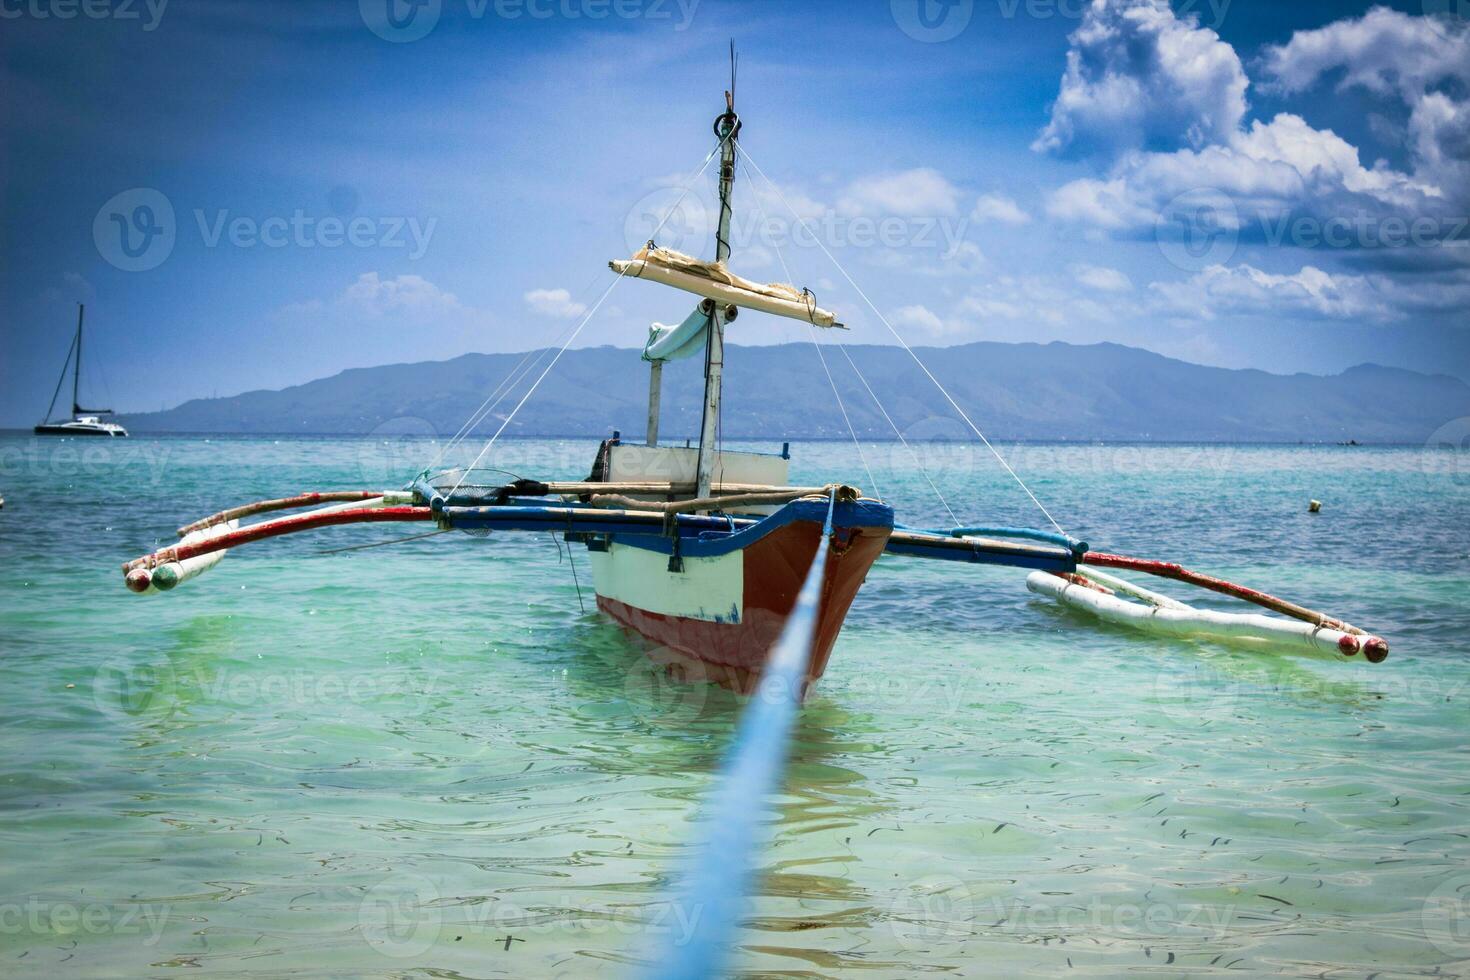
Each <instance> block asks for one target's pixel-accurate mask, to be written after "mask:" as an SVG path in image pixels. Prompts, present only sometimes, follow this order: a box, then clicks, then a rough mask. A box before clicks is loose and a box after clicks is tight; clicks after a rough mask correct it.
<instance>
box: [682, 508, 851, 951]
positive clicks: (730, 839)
mask: <svg viewBox="0 0 1470 980" xmlns="http://www.w3.org/2000/svg"><path fill="white" fill-rule="evenodd" d="M836 502H837V491H836V490H833V491H832V492H831V494H830V496H829V497H828V498H827V518H826V520H825V521H824V522H823V524H822V539H821V541H820V542H819V543H818V544H817V551H816V554H815V555H814V556H813V557H812V564H811V568H810V569H808V571H807V574H806V581H805V582H803V583H802V586H801V592H800V593H798V594H797V597H796V606H795V608H793V609H792V610H791V615H790V616H788V617H787V618H786V625H785V627H784V628H782V630H781V637H780V639H778V640H777V641H776V645H775V646H774V647H772V648H771V654H770V657H769V659H768V660H767V661H766V668H765V671H764V672H763V673H762V674H761V679H760V682H759V684H758V686H757V688H756V692H755V694H754V695H752V697H751V701H750V703H749V704H748V705H747V706H746V708H745V711H744V713H743V714H741V716H740V727H739V729H738V730H737V732H736V735H735V742H734V745H733V746H731V748H730V752H729V754H728V755H727V756H726V757H725V764H724V766H723V767H722V771H721V775H720V777H719V784H718V787H717V788H716V789H715V791H714V792H713V793H712V794H711V796H710V798H709V801H708V804H707V806H706V807H705V812H704V820H703V822H704V826H703V828H702V831H701V834H700V838H699V839H700V841H701V843H700V844H699V846H698V850H697V851H696V854H695V858H694V866H693V869H692V870H691V872H690V873H689V874H688V876H687V877H686V878H685V881H684V886H683V887H682V888H681V889H680V890H679V893H678V894H679V897H678V898H677V899H676V901H678V902H680V903H682V904H683V905H684V908H683V909H682V913H683V914H682V915H681V916H679V917H677V918H676V920H675V921H678V922H680V923H681V924H684V923H687V924H688V931H687V933H681V934H680V935H677V936H675V937H674V939H673V940H672V941H671V942H670V943H669V944H668V945H667V946H666V947H665V948H664V950H663V951H662V952H663V955H662V957H661V959H660V962H659V964H658V967H657V969H656V970H655V972H654V973H653V976H655V977H657V978H658V980H705V978H708V977H713V976H718V975H719V974H720V972H721V968H722V965H723V964H724V962H725V960H726V958H727V957H728V955H729V952H730V945H731V943H732V942H733V941H734V939H735V936H736V932H737V928H738V926H739V923H740V917H741V915H742V914H743V913H744V911H745V899H746V896H747V894H748V892H749V885H750V879H751V875H752V872H753V868H754V864H755V857H756V855H757V853H759V846H760V845H761V844H762V843H764V839H765V837H766V828H767V826H768V820H767V815H768V810H769V806H770V798H771V796H772V795H773V794H775V792H776V791H777V790H778V789H779V788H780V786H781V777H782V775H783V774H784V773H785V770H786V759H787V755H788V752H789V748H790V742H791V732H792V730H793V728H794V727H795V722H796V717H797V711H798V710H799V709H800V707H801V701H802V695H803V694H804V692H805V687H806V675H807V667H808V665H809V664H810V663H811V657H812V645H813V643H814V642H815V640H816V630H817V614H818V613H819V612H820V611H821V600H822V582H823V580H824V579H825V577H826V573H827V554H828V551H829V548H830V541H831V538H832V515H833V511H834V510H835V508H836V506H837V503H836Z"/></svg>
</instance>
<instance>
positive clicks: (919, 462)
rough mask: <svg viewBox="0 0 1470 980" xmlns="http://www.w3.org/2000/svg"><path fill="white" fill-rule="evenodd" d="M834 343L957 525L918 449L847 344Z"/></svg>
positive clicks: (951, 509)
mask: <svg viewBox="0 0 1470 980" xmlns="http://www.w3.org/2000/svg"><path fill="white" fill-rule="evenodd" d="M836 343H837V349H838V350H840V351H842V356H843V357H845V358H847V364H848V367H850V368H852V373H853V374H855V375H857V377H858V380H859V381H861V382H862V383H863V387H864V388H866V389H867V390H868V394H869V395H870V396H871V397H872V399H873V404H874V405H877V406H878V411H880V412H882V413H883V417H884V418H885V419H887V420H888V424H889V425H890V426H892V427H893V434H894V435H896V436H898V441H899V442H901V443H902V444H903V448H904V449H906V450H908V454H909V456H910V457H912V459H913V461H914V465H915V466H917V467H918V468H919V472H920V473H922V474H924V479H925V481H926V482H928V484H929V489H930V490H933V491H934V496H936V497H938V498H939V502H940V503H941V504H942V505H944V509H945V512H946V513H948V514H949V519H950V520H951V521H953V522H954V523H953V526H954V527H959V526H960V519H959V518H958V517H956V516H955V513H954V508H953V507H951V506H950V505H949V501H948V500H945V499H944V494H942V493H940V492H939V487H938V486H936V485H935V483H934V478H933V477H932V476H930V475H929V470H928V468H927V467H925V466H924V461H923V460H922V459H920V458H919V453H918V451H917V450H916V449H914V447H913V446H910V445H909V441H908V440H907V439H905V438H904V437H903V430H901V429H899V427H898V423H897V422H895V421H893V416H891V415H889V414H888V409H886V408H884V407H883V402H882V401H881V400H879V398H878V393H877V392H876V391H874V390H873V386H872V385H870V384H868V379H867V378H866V377H864V376H863V372H861V371H859V370H858V366H857V362H855V361H854V360H853V359H852V355H851V354H849V353H848V352H847V346H846V345H845V344H843V343H842V341H840V340H839V341H836Z"/></svg>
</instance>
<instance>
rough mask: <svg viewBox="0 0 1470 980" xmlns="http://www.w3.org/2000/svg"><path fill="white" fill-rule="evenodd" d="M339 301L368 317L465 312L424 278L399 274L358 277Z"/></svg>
mask: <svg viewBox="0 0 1470 980" xmlns="http://www.w3.org/2000/svg"><path fill="white" fill-rule="evenodd" d="M338 302H339V303H342V304H345V305H348V306H351V307H354V308H356V309H357V310H359V311H361V312H363V313H366V314H368V315H371V316H384V315H388V314H412V315H415V316H419V317H425V316H431V315H434V314H443V313H451V312H459V311H461V310H463V309H464V307H463V306H462V305H461V304H460V301H459V298H458V297H457V296H455V295H454V294H453V293H451V292H448V291H446V290H443V289H440V288H439V287H438V286H436V285H434V284H433V283H432V282H430V281H429V280H427V279H425V278H424V277H423V276H416V275H402V276H395V277H393V278H391V279H383V278H381V277H380V276H379V275H378V274H377V273H376V272H365V273H363V274H362V275H360V276H358V277H357V280H356V281H355V282H353V283H352V285H350V286H348V287H347V289H346V290H344V291H343V293H342V295H341V296H340V297H339V298H338Z"/></svg>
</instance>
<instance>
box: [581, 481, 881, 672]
mask: <svg viewBox="0 0 1470 980" xmlns="http://www.w3.org/2000/svg"><path fill="white" fill-rule="evenodd" d="M826 509H827V505H826V503H825V502H812V501H798V502H796V503H793V504H788V505H787V506H786V507H784V508H782V509H781V510H780V511H778V512H777V513H776V514H773V515H771V516H770V517H768V518H766V519H765V520H763V521H761V522H760V524H758V525H756V526H755V527H753V528H750V529H748V530H746V531H743V532H741V533H740V534H737V535H733V536H731V537H730V538H726V539H724V543H728V544H729V545H730V546H729V547H722V546H721V543H719V542H717V543H704V542H701V543H685V544H683V545H682V547H681V548H680V549H679V550H680V551H681V554H679V555H678V556H677V558H676V557H675V555H674V554H673V550H674V549H672V548H671V547H669V545H668V539H664V538H654V537H649V536H631V537H624V536H615V537H614V538H613V539H612V540H610V541H607V542H601V543H600V544H601V547H599V548H598V549H596V550H594V551H593V553H592V556H591V558H592V568H593V579H594V583H595V585H596V589H597V605H598V608H599V609H601V610H602V611H603V612H604V613H605V614H606V615H608V616H609V617H611V618H612V619H613V620H615V621H616V622H617V623H619V624H620V625H621V626H623V627H624V628H625V629H627V630H629V631H631V632H633V633H635V634H637V635H638V636H639V637H641V638H642V639H643V640H644V641H646V643H647V647H648V649H647V653H648V655H649V657H650V658H651V659H653V660H654V661H655V662H657V663H659V664H662V665H665V666H666V667H668V668H669V669H670V670H671V671H672V672H674V673H676V674H678V675H680V676H683V677H685V678H687V679H688V680H690V681H701V680H703V681H710V682H713V683H717V684H720V685H722V686H724V687H728V688H730V689H732V690H736V691H740V692H742V693H749V692H751V691H752V690H754V688H755V686H756V684H757V683H758V682H759V680H760V676H761V673H762V671H763V670H764V668H765V664H766V658H767V656H768V655H769V654H770V651H771V648H772V647H773V646H774V645H775V643H776V640H777V638H778V637H779V636H780V634H781V629H782V627H783V626H784V625H785V622H786V618H787V616H788V615H790V613H791V610H792V607H793V606H794V605H795V603H796V597H797V594H798V593H799V592H800V591H801V586H802V583H803V582H804V581H805V580H806V575H807V571H808V569H810V567H811V563H812V559H813V557H814V556H815V555H816V551H817V545H818V543H819V542H820V540H821V535H822V519H823V518H824V517H825V515H826ZM833 517H834V520H833V533H832V542H831V550H830V553H829V556H828V559H827V568H826V572H825V576H824V578H823V582H822V598H821V606H820V613H819V616H818V620H817V628H816V637H815V641H814V645H813V649H812V657H811V662H810V665H809V668H808V671H807V683H808V684H810V683H812V682H814V681H816V680H817V679H818V678H820V677H821V676H822V673H823V672H824V671H825V670H826V667H827V661H828V659H829V658H830V656H831V654H832V648H833V645H834V644H835V643H836V641H837V636H838V634H839V633H840V632H841V630H842V624H843V622H844V620H845V619H846V618H847V611H848V609H849V607H850V606H851V605H852V601H853V599H854V597H855V596H856V595H857V593H858V590H859V589H860V588H861V587H862V584H863V581H864V579H865V578H866V576H867V573H868V569H869V568H871V567H872V565H873V562H874V561H876V560H877V558H878V556H879V555H881V554H882V553H883V549H884V546H885V545H886V544H887V541H888V536H889V534H890V533H891V532H892V530H893V511H892V510H891V509H890V508H888V507H886V506H885V505H882V504H876V503H872V502H867V501H861V502H854V503H846V504H839V505H838V506H837V508H836V510H835V511H834V515H833ZM699 544H706V547H704V548H700V547H699V546H698V545H699ZM671 559H674V560H672V561H671ZM671 565H672V566H673V568H674V569H675V570H670V567H671Z"/></svg>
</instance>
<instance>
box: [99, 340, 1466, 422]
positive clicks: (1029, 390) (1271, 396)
mask: <svg viewBox="0 0 1470 980" xmlns="http://www.w3.org/2000/svg"><path fill="white" fill-rule="evenodd" d="M917 350H918V354H919V356H920V357H922V358H923V359H924V362H925V363H926V364H927V365H928V366H929V367H930V369H931V370H932V371H933V372H934V373H935V375H936V376H937V377H938V378H939V379H940V380H941V381H942V382H943V383H944V385H945V386H946V387H947V388H948V389H949V390H950V392H951V393H952V394H953V395H954V397H955V399H956V400H957V401H958V402H959V403H960V405H961V406H963V407H964V409H965V411H966V412H967V413H969V415H970V417H971V418H973V419H974V420H975V421H976V423H977V424H979V425H980V426H981V427H982V428H983V429H984V430H985V431H986V433H987V434H988V435H992V436H994V437H996V438H1003V439H1082V440H1092V439H1106V440H1158V441H1195V440H1198V441H1224V442H1263V441H1272V442H1275V441H1283V442H1296V441H1299V440H1304V441H1308V442H1318V441H1324V442H1335V441H1342V440H1348V439H1356V440H1357V441H1359V442H1409V443H1414V442H1423V441H1424V440H1425V439H1426V438H1427V437H1428V436H1429V435H1430V433H1432V432H1433V431H1434V430H1435V429H1437V428H1438V427H1439V426H1441V425H1442V424H1444V423H1445V422H1447V421H1449V420H1451V419H1455V418H1459V417H1462V416H1466V415H1470V386H1467V385H1466V384H1465V383H1464V382H1463V381H1460V380H1459V379H1457V378H1451V377H1447V376H1444V375H1426V374H1419V373H1416V372H1413V371H1405V370H1399V369H1396V368H1385V367H1379V366H1377V365H1371V364H1365V365H1361V366H1359V367H1355V368H1351V369H1349V370H1347V371H1344V372H1343V373H1341V374H1338V375H1333V376H1330V377H1321V376H1317V375H1309V374H1293V375H1276V374H1269V373H1267V372H1265V371H1256V370H1231V369H1226V368H1213V367H1202V366H1200V365H1197V364H1189V363H1186V362H1184V361H1177V360H1173V359H1171V358H1167V357H1163V356H1160V355H1158V354H1153V353H1150V352H1148V351H1144V350H1139V349H1136V348H1132V347H1123V346H1119V345H1117V344H1092V345H1086V346H1078V345H1073V344H1064V343H1050V344H999V343H976V344H965V345H963V346H959V347H942V348H918V349H917ZM824 352H825V354H826V357H827V363H828V366H829V367H830V368H831V371H832V374H833V377H834V378H835V380H836V383H837V386H838V389H839V391H841V393H842V396H843V399H844V401H845V402H846V405H847V409H848V412H849V414H850V415H851V417H852V421H853V425H854V426H855V427H856V428H857V430H858V432H859V434H861V435H863V436H865V437H869V438H875V439H887V438H892V435H893V429H892V428H891V427H890V425H889V424H888V422H887V421H886V420H885V419H884V418H883V416H882V415H881V414H880V413H879V411H878V409H877V408H876V407H875V406H874V403H873V400H872V398H871V397H869V395H868V394H867V392H866V391H865V390H864V389H863V388H862V386H861V384H860V382H859V381H858V380H857V378H856V376H855V375H854V374H853V372H852V370H851V368H850V367H849V366H848V363H847V360H846V359H845V358H844V357H843V356H842V352H841V351H840V350H839V349H838V348H836V347H835V346H826V347H824ZM848 352H849V353H850V354H851V356H852V359H853V361H854V362H855V363H856V364H857V365H858V367H859V369H860V370H861V371H862V373H863V374H864V375H865V376H866V377H867V379H868V381H869V383H870V384H871V385H872V387H873V390H874V391H875V392H876V393H877V395H878V397H879V398H880V399H881V400H882V402H883V405H884V407H885V408H887V410H888V412H889V414H890V415H891V416H892V417H893V420H894V422H896V423H897V424H898V426H899V427H900V428H902V429H903V430H905V433H906V435H909V436H910V437H912V438H925V437H930V438H954V437H955V436H956V435H957V433H958V431H959V430H958V428H957V423H955V422H953V421H949V420H952V419H953V418H954V411H953V410H952V409H951V408H950V407H949V405H948V404H947V403H946V402H945V401H944V398H943V396H942V395H940V394H939V392H938V391H937V390H935V388H934V386H933V385H932V384H930V383H929V381H928V380H927V379H926V378H924V376H923V374H922V373H921V372H920V371H919V369H918V368H917V367H916V366H915V365H914V363H913V361H912V360H910V359H909V357H908V355H907V354H905V353H904V352H903V350H901V349H900V348H896V347H878V346H855V347H849V348H848ZM524 356H525V355H521V354H467V355H465V356H463V357H457V358H455V359H453V360H450V361H428V362H423V363H418V364H391V365H385V366H383V367H374V368H357V369H353V370H350V371H343V372H342V373H341V374H337V375H334V376H333V377H330V378H323V379H321V380H319V381H313V382H310V383H309V384H303V385H298V386H296V387H292V388H287V389H285V390H283V391H251V392H246V393H244V394H241V395H236V396H233V397H229V398H210V399H199V400H195V401H190V402H185V403H184V404H182V405H180V406H178V407H177V408H173V409H170V410H168V411H163V412H152V413H148V414H140V415H130V416H127V417H126V418H125V419H124V420H123V421H124V422H125V423H126V425H127V426H128V427H129V428H130V429H132V430H134V431H135V432H139V433H143V432H239V433H251V432H255V433H263V432H271V433H311V434H355V433H369V432H373V431H374V430H378V429H380V428H381V427H385V426H393V427H397V430H398V431H401V430H402V426H403V421H402V420H404V419H411V420H422V421H421V422H420V423H419V426H420V428H421V429H422V430H423V431H425V432H428V431H433V432H437V433H440V434H452V433H454V432H456V431H457V430H458V429H459V427H460V425H461V423H463V422H464V420H465V419H466V418H467V417H468V416H469V415H470V413H471V412H473V411H474V410H475V409H476V407H477V406H479V405H480V404H481V403H482V402H483V401H484V400H485V397H486V395H488V394H489V393H490V392H491V391H493V390H494V389H495V388H496V387H497V385H499V384H501V382H502V381H503V380H504V379H505V378H506V377H507V376H508V375H510V374H511V373H512V372H513V371H514V370H515V369H516V367H517V366H518V365H521V364H523V363H524V362H523V358H524ZM532 357H533V360H534V355H532ZM538 363H539V366H538V367H536V368H535V369H534V370H532V371H530V372H529V375H528V377H526V378H525V379H524V380H523V381H521V382H520V383H519V384H518V385H516V386H514V388H513V390H512V393H511V394H510V395H509V396H508V397H506V398H505V400H504V401H502V402H501V404H500V407H499V408H498V409H497V411H496V414H495V417H494V418H493V419H491V420H487V421H486V422H485V423H484V424H482V425H481V426H480V429H479V431H482V432H483V431H493V429H494V428H495V427H496V426H498V425H499V424H500V418H502V417H503V416H504V414H505V413H506V412H508V411H509V410H510V409H511V408H512V407H513V406H514V405H515V403H516V401H517V400H518V399H519V397H520V395H521V394H523V393H524V391H525V389H526V387H527V386H528V385H529V383H530V381H531V380H533V379H534V378H535V377H536V376H537V375H538V374H539V373H540V369H541V366H544V363H545V361H544V359H543V360H542V361H540V362H538ZM725 363H726V379H727V381H726V388H725V391H726V401H725V405H726V410H725V412H724V413H723V416H724V420H723V431H722V434H723V436H724V437H725V438H727V439H741V438H761V439H780V438H796V439H801V438H820V437H846V434H847V429H846V425H845V423H844V422H843V419H842V415H841V413H840V412H839V410H838V408H837V404H836V400H835V399H834V398H833V396H832V390H831V387H830V385H829V384H828V381H827V376H826V374H825V373H824V372H823V370H822V364H821V362H820V361H819V360H818V358H817V354H816V352H815V350H814V349H813V348H812V346H811V345H810V344H788V345H783V346H777V347H738V346H730V347H728V348H727V349H726V357H725ZM664 376H665V384H664V399H663V404H664V415H663V422H662V431H663V434H664V435H665V437H666V438H670V439H672V438H681V439H682V438H683V437H685V436H687V435H691V434H695V433H697V432H698V429H699V410H700V391H701V389H702V385H703V371H702V363H701V362H700V361H699V360H698V359H692V360H690V361H684V362H679V363H677V364H672V365H669V366H668V367H667V368H666V369H665V371H664ZM647 390H648V371H647V367H646V365H645V364H644V363H643V362H642V361H641V360H640V359H639V352H638V351H637V350H629V349H620V348H613V347H598V348H588V349H583V350H570V351H567V353H566V354H565V355H563V357H562V358H561V360H560V362H559V363H558V364H557V365H556V368H555V369H554V370H553V371H552V372H551V374H550V375H549V376H548V377H547V378H546V380H545V381H544V382H543V383H542V384H541V386H540V388H539V389H538V390H537V392H536V394H535V396H534V397H533V398H532V399H531V400H530V401H529V402H528V403H527V404H526V406H525V408H524V409H523V410H522V411H521V412H520V414H519V415H518V416H517V417H516V420H515V422H514V424H513V425H512V426H511V427H510V428H509V429H508V430H507V432H508V434H514V435H567V436H573V435H575V436H600V435H604V434H606V433H608V432H609V431H611V430H612V429H621V430H622V431H623V432H625V433H628V434H629V436H630V437H638V436H641V435H642V434H643V430H644V425H645V420H646V411H647V410H646V400H647Z"/></svg>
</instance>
